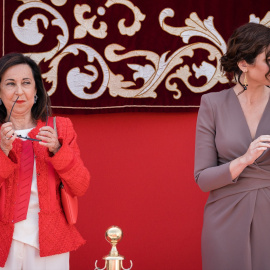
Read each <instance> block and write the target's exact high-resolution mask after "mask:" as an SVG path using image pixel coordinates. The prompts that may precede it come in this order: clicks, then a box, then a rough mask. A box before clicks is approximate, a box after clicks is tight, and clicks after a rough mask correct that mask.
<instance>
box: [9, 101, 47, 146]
mask: <svg viewBox="0 0 270 270" xmlns="http://www.w3.org/2000/svg"><path fill="white" fill-rule="evenodd" d="M18 99H19V96H18V97H17V98H16V100H15V101H14V103H13V105H12V108H11V110H10V114H9V117H8V120H7V122H10V117H11V113H12V111H13V108H14V106H15V104H16V102H17V100H18ZM46 109H47V115H46V126H48V105H46ZM17 137H19V138H21V139H25V140H29V141H36V142H41V140H38V139H32V138H29V137H24V136H22V135H17Z"/></svg>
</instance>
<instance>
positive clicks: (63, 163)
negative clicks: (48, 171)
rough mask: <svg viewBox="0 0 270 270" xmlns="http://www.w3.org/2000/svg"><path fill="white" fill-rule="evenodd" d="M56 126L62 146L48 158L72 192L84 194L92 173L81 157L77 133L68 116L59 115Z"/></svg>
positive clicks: (77, 194) (78, 194) (79, 194)
mask: <svg viewBox="0 0 270 270" xmlns="http://www.w3.org/2000/svg"><path fill="white" fill-rule="evenodd" d="M56 126H57V133H58V139H59V142H60V143H61V148H60V149H59V151H58V152H57V153H56V154H55V155H54V156H53V157H49V158H48V159H49V161H50V163H51V164H52V165H53V167H54V169H55V170H56V172H57V174H58V175H59V177H60V178H61V180H63V181H64V182H65V183H66V184H67V185H68V186H69V187H70V189H71V191H72V193H73V194H74V195H76V196H82V195H83V194H84V193H85V192H86V190H87V188H88V186H89V181H90V174H89V172H88V169H87V168H86V167H85V166H84V164H83V161H82V159H81V157H80V150H79V147H78V144H77V134H76V132H75V130H74V128H73V125H72V123H71V121H70V119H68V118H63V117H61V118H60V117H57V118H56Z"/></svg>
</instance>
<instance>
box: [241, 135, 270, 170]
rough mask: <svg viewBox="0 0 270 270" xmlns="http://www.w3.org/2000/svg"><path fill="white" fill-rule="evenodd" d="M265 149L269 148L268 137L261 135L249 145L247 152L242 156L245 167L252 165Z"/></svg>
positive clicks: (269, 138) (269, 136)
mask: <svg viewBox="0 0 270 270" xmlns="http://www.w3.org/2000/svg"><path fill="white" fill-rule="evenodd" d="M267 148H270V135H262V136H260V137H259V138H257V139H256V140H254V141H253V142H252V143H251V144H250V145H249V148H248V150H247V152H246V153H245V154H244V155H243V156H242V160H243V162H244V163H246V164H247V166H248V165H250V164H252V163H254V161H255V160H256V159H257V158H258V157H259V156H260V155H261V154H262V153H263V152H264V151H265V150H267Z"/></svg>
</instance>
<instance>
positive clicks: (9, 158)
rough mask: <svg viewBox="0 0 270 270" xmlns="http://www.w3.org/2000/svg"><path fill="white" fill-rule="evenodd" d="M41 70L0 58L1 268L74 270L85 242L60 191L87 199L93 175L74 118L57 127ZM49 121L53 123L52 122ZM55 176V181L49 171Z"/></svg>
mask: <svg viewBox="0 0 270 270" xmlns="http://www.w3.org/2000/svg"><path fill="white" fill-rule="evenodd" d="M50 115H51V108H50V100H49V97H48V96H47V92H46V90H45V89H44V86H43V83H42V77H41V72H40V69H39V67H38V66H37V64H36V63H35V62H34V61H33V60H32V59H31V58H29V57H27V56H24V55H23V54H19V53H12V54H7V55H5V56H3V57H2V58H1V59H0V122H1V133H0V139H1V143H0V148H1V150H0V164H1V166H0V267H4V268H3V269H12V270H16V269H27V270H32V269H33V270H36V269H42V270H43V269H48V270H53V269H56V270H61V269H63V270H64V269H65V270H66V269H69V252H70V251H72V250H75V249H77V248H78V247H79V246H80V245H82V244H83V243H84V242H85V241H84V239H83V238H82V237H81V235H80V234H79V232H78V231H77V230H76V228H75V226H74V225H69V224H68V223H67V221H66V218H65V215H64V213H63V210H62V207H61V201H60V194H59V185H60V183H61V181H63V182H64V183H65V184H66V185H67V186H68V187H69V188H70V190H71V192H72V193H73V194H74V195H76V196H81V195H83V194H84V193H85V191H86V190H87V188H88V185H89V179H90V176H89V172H88V170H87V169H86V167H85V166H84V164H83V162H82V160H81V158H80V151H79V149H78V145H77V142H76V137H77V136H76V133H75V131H74V129H73V126H72V123H71V121H70V120H69V119H68V118H63V117H57V118H56V129H55V128H53V125H48V123H47V122H48V121H49V122H52V118H51V117H49V116H50ZM48 119H49V120H48ZM52 168H53V171H54V173H53V174H50V172H51V171H52Z"/></svg>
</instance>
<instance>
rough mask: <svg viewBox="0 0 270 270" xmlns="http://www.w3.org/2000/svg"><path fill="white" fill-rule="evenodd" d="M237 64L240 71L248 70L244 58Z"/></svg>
mask: <svg viewBox="0 0 270 270" xmlns="http://www.w3.org/2000/svg"><path fill="white" fill-rule="evenodd" d="M237 66H238V67H239V69H240V70H241V71H242V72H247V70H248V66H249V65H248V63H247V62H246V60H241V61H239V62H238V63H237Z"/></svg>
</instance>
